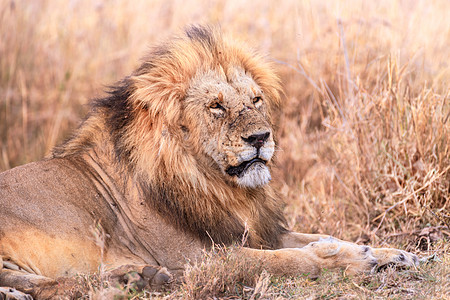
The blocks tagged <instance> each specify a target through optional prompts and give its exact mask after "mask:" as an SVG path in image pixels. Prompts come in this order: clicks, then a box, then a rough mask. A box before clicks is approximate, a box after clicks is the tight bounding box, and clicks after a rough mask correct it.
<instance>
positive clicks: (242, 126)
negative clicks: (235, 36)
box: [184, 68, 275, 188]
mask: <svg viewBox="0 0 450 300" xmlns="http://www.w3.org/2000/svg"><path fill="white" fill-rule="evenodd" d="M184 103H185V104H184V105H185V107H184V113H185V117H186V120H188V124H186V125H185V127H186V128H187V129H188V130H189V133H190V135H191V136H193V137H196V138H198V139H199V142H200V147H201V149H200V151H201V152H203V153H204V154H205V156H206V157H207V158H209V159H210V160H211V162H212V163H213V164H216V165H217V167H218V168H219V169H220V170H221V171H222V173H223V175H224V176H225V177H226V179H227V180H230V181H233V182H235V183H237V184H238V185H240V186H243V187H250V188H255V187H259V186H262V185H264V184H267V183H268V182H269V181H270V179H271V175H270V170H269V167H268V164H269V163H270V161H271V159H272V156H273V153H274V149H275V143H274V141H273V131H272V128H271V125H270V121H269V116H268V103H267V102H266V99H265V95H264V93H263V91H262V89H261V87H259V86H258V85H257V84H256V83H255V81H254V80H253V79H252V77H251V76H250V75H249V74H246V73H245V72H244V71H243V70H242V69H240V68H233V69H231V70H228V72H227V74H226V75H225V73H224V72H223V71H220V72H219V71H211V70H210V71H207V72H200V73H199V74H197V76H195V77H194V79H193V81H192V82H191V86H190V88H189V90H188V93H187V97H186V100H185V102H184Z"/></svg>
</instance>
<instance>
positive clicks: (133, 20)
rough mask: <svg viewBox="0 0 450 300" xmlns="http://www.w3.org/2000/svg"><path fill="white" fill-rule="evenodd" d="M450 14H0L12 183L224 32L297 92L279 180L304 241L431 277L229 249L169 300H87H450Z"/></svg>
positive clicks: (104, 5) (282, 111)
mask: <svg viewBox="0 0 450 300" xmlns="http://www.w3.org/2000/svg"><path fill="white" fill-rule="evenodd" d="M449 11H450V2H449V1H447V0H434V1H426V0H422V1H421V0H410V1H402V0H389V1H388V0H380V1H364V0H349V1H325V0H323V1H321V0H319V1H312V0H311V1H308V0H304V1H303V0H299V1H294V0H286V1H257V2H246V1H237V0H236V1H225V0H215V1H195V0H184V1H178V0H165V1H163V0H152V1H125V0H114V1H87V0H79V1H75V0H74V1H44V0H42V1H19V0H18V1H14V0H0V170H6V169H9V168H12V167H15V166H18V165H21V164H25V163H27V162H30V161H34V160H39V159H41V158H43V157H44V156H45V155H46V154H48V153H49V151H50V149H51V148H52V147H53V146H55V145H56V144H58V143H60V142H61V141H63V139H64V138H65V137H67V136H68V134H70V132H71V130H73V129H74V128H76V126H77V125H78V124H79V122H80V120H81V119H82V118H83V116H84V114H85V113H86V112H87V105H86V104H87V103H88V101H89V99H91V98H94V97H99V96H102V95H103V93H104V92H103V91H104V90H105V86H107V85H110V84H112V83H114V82H115V81H117V80H119V79H121V78H122V77H124V76H126V75H128V74H129V73H130V72H131V71H132V70H133V69H134V68H135V67H136V66H138V64H139V58H140V57H142V56H143V55H144V54H145V53H146V50H147V49H148V47H149V46H151V45H152V44H154V43H156V42H158V41H163V40H164V39H165V38H167V37H168V36H170V35H172V34H176V33H178V32H179V30H180V29H182V28H183V27H184V26H185V25H187V24H192V23H200V24H220V26H221V27H222V29H223V31H224V32H226V33H227V34H230V35H232V36H234V37H235V38H237V39H241V40H243V41H245V42H246V43H248V44H250V45H251V46H253V47H254V48H256V49H258V50H259V51H260V52H262V53H264V54H267V55H268V56H269V57H270V59H272V60H273V61H274V64H275V66H276V68H277V71H278V73H279V75H280V77H281V79H282V82H283V86H284V91H285V95H284V97H283V103H282V105H281V107H280V108H279V111H278V112H277V114H276V119H277V141H278V149H277V150H278V151H277V166H278V167H277V169H276V170H275V174H274V176H273V177H274V178H275V184H276V185H277V186H278V188H279V190H280V192H281V194H282V195H283V197H284V199H285V203H286V206H285V213H286V216H287V218H288V222H289V226H290V228H291V229H294V230H297V231H301V232H309V233H326V234H330V235H333V236H335V237H338V238H341V239H345V240H350V241H355V242H357V243H365V244H369V245H372V246H379V247H385V246H389V247H398V248H402V249H405V250H408V251H411V252H414V253H416V254H418V255H420V256H421V257H424V259H423V262H422V264H421V265H420V266H419V267H417V268H416V269H407V270H394V269H392V268H390V267H388V268H385V269H383V270H380V271H379V272H378V273H375V274H366V275H362V276H358V277H350V276H347V275H346V274H345V273H344V274H343V273H339V272H329V271H327V270H324V274H323V276H322V277H320V278H319V279H318V280H316V281H311V280H310V279H308V278H306V277H304V276H299V277H296V278H285V277H274V276H270V275H269V274H267V273H266V272H265V271H264V270H260V269H259V268H258V267H257V266H251V265H249V264H248V263H247V262H245V261H244V262H242V261H240V262H237V261H233V260H232V258H231V256H229V255H228V254H227V252H223V251H222V250H221V249H217V250H216V251H215V252H213V253H208V254H205V260H204V262H203V263H202V264H196V265H191V266H190V267H188V268H187V270H186V276H185V282H184V283H181V284H180V283H178V284H173V285H172V286H170V287H169V288H168V289H167V290H166V291H162V292H161V291H159V292H154V291H143V292H136V291H133V290H129V291H123V290H118V289H115V288H114V287H109V288H108V287H107V286H108V283H107V282H100V281H99V280H98V278H96V277H95V276H91V277H88V276H86V275H80V277H79V278H78V280H79V281H80V285H83V286H85V287H88V290H90V292H89V293H88V294H80V297H85V298H88V297H91V298H101V297H109V296H111V295H112V294H116V295H117V296H120V295H122V297H125V298H126V297H128V298H154V297H164V298H190V299H206V298H227V299H237V298H245V299H275V298H292V299H297V298H308V299H336V298H339V299H342V298H345V299H347V298H358V299H360V298H392V299H448V298H447V297H450V246H449V242H448V241H449V239H450V228H449V227H450V88H449V87H450V60H449V58H450V17H449Z"/></svg>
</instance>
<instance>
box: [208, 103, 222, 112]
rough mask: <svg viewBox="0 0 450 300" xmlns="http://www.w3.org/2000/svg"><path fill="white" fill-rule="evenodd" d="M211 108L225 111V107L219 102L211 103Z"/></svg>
mask: <svg viewBox="0 0 450 300" xmlns="http://www.w3.org/2000/svg"><path fill="white" fill-rule="evenodd" d="M209 108H211V109H222V110H224V108H223V106H222V105H220V104H219V103H218V102H214V103H211V104H210V105H209Z"/></svg>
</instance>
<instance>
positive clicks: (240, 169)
mask: <svg viewBox="0 0 450 300" xmlns="http://www.w3.org/2000/svg"><path fill="white" fill-rule="evenodd" d="M256 163H262V164H264V165H265V164H266V162H265V161H264V160H262V159H261V158H259V157H256V158H253V159H251V160H248V161H244V162H243V163H241V164H240V165H238V166H235V167H228V168H227V169H226V170H225V172H227V174H228V175H230V176H238V177H241V176H242V174H244V172H245V171H246V170H247V169H248V168H249V167H250V166H251V165H253V164H256Z"/></svg>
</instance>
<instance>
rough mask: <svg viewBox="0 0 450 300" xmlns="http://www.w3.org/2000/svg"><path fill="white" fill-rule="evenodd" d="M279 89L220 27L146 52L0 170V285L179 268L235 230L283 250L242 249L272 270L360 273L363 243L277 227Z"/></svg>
mask: <svg viewBox="0 0 450 300" xmlns="http://www.w3.org/2000/svg"><path fill="white" fill-rule="evenodd" d="M279 93H280V85H279V80H278V78H277V76H276V75H275V74H274V72H273V71H272V68H271V66H270V64H268V63H266V62H265V61H264V59H262V58H261V57H259V56H256V55H255V54H253V53H252V52H251V51H247V50H245V48H243V47H242V45H240V44H235V43H232V42H230V41H227V40H225V39H223V38H222V37H221V35H220V34H219V33H218V32H217V31H214V30H211V29H208V28H202V27H192V28H191V29H189V30H187V31H186V35H185V36H184V37H181V38H176V39H174V40H172V41H171V42H169V43H167V44H165V45H164V46H161V47H159V48H155V49H154V50H153V51H152V52H151V53H150V56H149V57H148V58H147V59H146V60H145V62H144V63H143V64H142V66H141V67H140V68H139V69H138V70H137V71H136V72H134V73H133V74H132V75H131V76H130V77H127V78H125V79H124V80H123V81H122V82H121V83H120V84H118V86H117V87H115V88H114V89H113V90H112V91H111V92H110V95H109V96H108V97H105V98H103V99H100V100H96V101H94V102H93V103H92V109H91V112H90V114H89V116H88V118H87V119H86V120H85V121H84V122H83V124H82V125H81V126H80V128H79V129H78V130H77V131H76V132H75V134H74V135H73V136H72V138H71V139H69V140H68V141H67V142H65V143H64V144H63V145H62V146H59V147H57V148H55V149H54V151H53V153H52V155H51V156H50V157H49V158H48V159H46V160H44V161H41V162H36V163H31V164H28V165H25V166H22V167H18V168H15V169H12V170H9V171H7V172H4V173H2V174H0V270H1V265H2V263H1V262H2V260H3V271H1V272H0V286H1V285H2V284H8V285H10V286H15V287H18V288H21V289H23V290H26V289H27V288H26V287H27V286H28V287H29V286H30V285H32V284H31V283H30V280H29V277H26V276H22V275H21V274H22V273H23V274H28V275H29V274H37V275H42V276H45V278H47V277H49V278H57V277H60V276H72V275H74V274H76V273H78V272H82V273H90V272H94V271H96V270H97V269H98V268H99V266H100V265H103V266H106V268H108V269H114V268H116V269H117V268H118V269H119V270H125V269H120V267H121V266H123V265H136V266H142V265H158V266H162V267H165V268H167V269H168V270H169V271H170V272H171V273H175V274H181V271H182V270H183V266H184V265H185V264H186V263H187V262H188V261H192V260H195V259H197V258H199V257H200V255H201V253H202V250H203V249H205V248H207V247H209V246H210V245H211V242H214V243H219V244H225V245H230V244H233V243H240V242H241V241H242V239H243V236H244V235H246V236H247V238H246V242H245V246H248V247H250V248H253V249H280V248H287V247H289V248H290V249H280V250H253V249H250V248H245V247H244V248H243V249H242V250H241V253H242V255H247V256H249V257H252V258H255V259H256V260H257V261H260V262H262V263H263V264H264V265H265V266H266V267H267V268H268V270H269V271H272V272H274V273H279V274H298V273H302V272H305V273H311V274H317V273H318V272H320V269H321V268H322V267H327V268H337V267H345V268H349V270H353V271H355V272H358V271H363V270H367V269H370V267H371V266H372V265H373V264H374V263H376V260H375V258H374V257H373V256H372V252H371V251H369V250H367V249H369V248H368V247H366V248H364V249H363V248H361V247H360V246H357V245H354V244H350V243H343V242H338V241H337V240H321V242H320V243H312V244H309V243H310V242H314V241H318V240H319V239H320V238H322V237H323V236H314V235H302V234H297V233H292V232H289V231H288V230H287V229H286V225H285V220H284V218H283V216H282V213H281V204H280V202H279V199H278V197H277V194H276V193H275V191H274V190H273V188H272V187H271V185H270V183H269V181H270V180H271V175H270V166H271V162H272V156H273V154H274V151H275V143H274V139H273V129H272V120H271V113H270V112H271V110H272V109H273V106H274V105H276V104H277V103H278V102H279ZM308 244H309V245H308ZM307 245H308V246H307ZM304 246H306V247H304ZM301 247H304V248H301ZM293 248H301V249H293ZM395 251H397V252H395ZM395 251H394V252H392V254H390V255H387V254H386V253H391V252H386V251H384V252H383V251H382V252H379V253H378V254H377V253H376V252H375V257H376V258H377V259H381V258H383V257H384V256H386V255H387V256H386V257H387V258H386V259H384V258H383V259H384V260H383V263H384V262H390V261H392V260H393V259H394V258H396V257H398V256H399V253H400V252H398V251H399V250H395ZM380 253H382V254H383V255H384V256H383V255H381V254H380ZM408 259H409V258H408ZM14 269H16V270H14ZM126 270H130V268H129V267H127V268H126ZM139 270H140V271H142V270H143V269H142V267H140V269H139ZM159 272H161V271H159ZM142 273H143V274H144V273H149V272H144V271H142ZM150 273H151V272H150ZM158 274H159V273H158ZM152 276H153V275H152ZM155 276H156V275H155ZM155 278H156V277H155ZM161 278H165V277H164V276H160V279H161ZM40 279H42V278H40V277H39V280H40ZM156 281H158V280H156ZM39 282H40V281H39ZM33 286H37V285H36V284H35V285H33ZM29 290H30V291H31V292H32V293H34V294H35V295H38V294H39V293H38V292H37V291H36V290H33V288H29ZM0 292H1V291H0Z"/></svg>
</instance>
